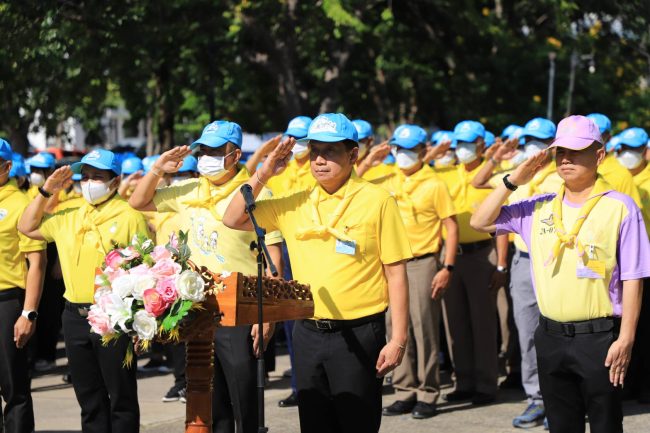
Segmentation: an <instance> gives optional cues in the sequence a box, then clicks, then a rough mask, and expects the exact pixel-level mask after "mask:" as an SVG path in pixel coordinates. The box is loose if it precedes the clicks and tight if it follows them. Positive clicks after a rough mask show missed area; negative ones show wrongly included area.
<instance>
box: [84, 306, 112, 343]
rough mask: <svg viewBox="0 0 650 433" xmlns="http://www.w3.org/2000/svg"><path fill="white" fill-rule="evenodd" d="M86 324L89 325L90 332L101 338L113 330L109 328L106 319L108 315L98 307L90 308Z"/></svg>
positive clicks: (109, 324)
mask: <svg viewBox="0 0 650 433" xmlns="http://www.w3.org/2000/svg"><path fill="white" fill-rule="evenodd" d="M88 323H90V328H91V329H92V331H93V332H94V333H96V334H99V335H101V336H104V335H106V334H110V333H111V332H113V328H111V320H110V318H109V317H108V314H106V312H105V311H104V310H102V309H101V308H100V307H99V306H98V305H93V306H91V307H90V311H88Z"/></svg>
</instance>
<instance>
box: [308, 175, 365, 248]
mask: <svg viewBox="0 0 650 433" xmlns="http://www.w3.org/2000/svg"><path fill="white" fill-rule="evenodd" d="M361 187H362V183H361V182H359V178H358V177H357V175H356V174H355V173H354V171H353V172H352V174H351V175H350V179H349V180H348V181H347V183H346V184H345V186H344V188H345V192H344V194H343V199H342V200H341V202H340V203H339V205H338V206H337V207H336V209H335V210H334V214H333V215H332V219H331V220H330V221H329V222H328V223H327V225H324V224H322V222H321V218H320V214H319V213H318V203H319V202H320V191H321V188H320V186H316V187H314V189H313V190H312V192H311V194H310V195H309V199H310V201H311V215H312V223H313V225H312V226H311V227H307V228H301V229H298V231H297V232H296V239H298V240H301V241H303V240H307V239H313V238H320V239H325V238H327V236H328V235H332V236H334V237H335V238H336V239H339V240H341V241H346V242H354V239H352V238H350V237H349V236H348V235H346V234H345V233H343V232H341V231H340V230H337V229H335V228H334V226H336V224H337V223H338V222H339V220H340V219H341V216H343V213H344V212H345V210H346V209H347V207H348V206H349V205H350V201H352V197H354V195H355V194H356V193H357V192H359V191H360V190H361Z"/></svg>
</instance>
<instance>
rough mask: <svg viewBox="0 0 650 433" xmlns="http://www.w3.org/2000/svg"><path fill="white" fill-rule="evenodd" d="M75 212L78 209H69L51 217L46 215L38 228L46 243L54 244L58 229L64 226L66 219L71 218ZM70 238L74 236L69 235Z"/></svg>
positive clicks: (72, 234)
mask: <svg viewBox="0 0 650 433" xmlns="http://www.w3.org/2000/svg"><path fill="white" fill-rule="evenodd" d="M77 210H78V208H70V209H64V210H62V211H59V212H57V213H54V214H51V215H46V216H45V218H44V219H43V221H42V222H41V225H40V227H39V228H38V231H39V232H40V233H41V236H43V238H44V239H45V240H46V241H47V242H55V240H56V237H57V235H58V233H59V229H60V228H61V227H63V225H64V224H63V221H64V220H65V219H66V218H70V217H72V214H73V213H74V212H76V211H77ZM70 236H74V233H70Z"/></svg>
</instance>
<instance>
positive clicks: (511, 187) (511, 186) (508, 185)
mask: <svg viewBox="0 0 650 433" xmlns="http://www.w3.org/2000/svg"><path fill="white" fill-rule="evenodd" d="M509 177H510V175H509V174H506V175H505V176H503V184H504V185H505V186H506V188H508V189H509V190H510V191H517V188H519V187H518V186H517V185H515V184H514V183H512V182H510V181H509V180H508V178H509Z"/></svg>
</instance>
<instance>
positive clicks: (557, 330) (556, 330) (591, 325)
mask: <svg viewBox="0 0 650 433" xmlns="http://www.w3.org/2000/svg"><path fill="white" fill-rule="evenodd" d="M539 325H540V326H542V328H543V329H544V330H546V331H547V332H551V333H553V334H562V335H565V336H567V337H573V336H574V335H576V334H595V333H597V332H609V331H611V330H613V329H619V328H620V326H621V319H620V318H619V317H603V318H600V319H591V320H583V321H580V322H566V323H565V322H556V321H555V320H551V319H547V318H546V317H543V316H540V317H539Z"/></svg>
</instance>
